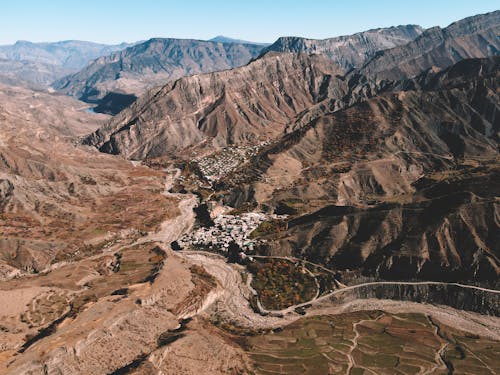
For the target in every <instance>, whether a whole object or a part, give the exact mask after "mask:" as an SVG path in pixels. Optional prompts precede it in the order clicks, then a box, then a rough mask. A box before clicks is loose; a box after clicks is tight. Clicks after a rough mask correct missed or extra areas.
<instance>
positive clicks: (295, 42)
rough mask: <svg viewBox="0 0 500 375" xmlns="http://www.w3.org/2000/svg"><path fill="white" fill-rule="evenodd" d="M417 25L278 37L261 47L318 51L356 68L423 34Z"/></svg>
mask: <svg viewBox="0 0 500 375" xmlns="http://www.w3.org/2000/svg"><path fill="white" fill-rule="evenodd" d="M422 31H423V29H422V28H421V27H420V26H417V25H405V26H397V27H389V28H383V29H374V30H368V31H364V32H361V33H357V34H353V35H348V36H340V37H336V38H329V39H322V40H318V39H306V38H300V37H281V38H279V39H278V40H277V41H276V42H274V43H273V44H271V45H270V46H269V47H267V48H265V49H264V51H263V52H264V53H265V52H268V51H275V52H304V53H308V54H313V53H316V54H321V55H324V56H326V57H328V58H329V59H331V60H333V61H334V62H336V63H337V64H339V65H340V66H341V67H343V68H345V69H352V68H359V67H361V66H362V65H363V64H364V63H365V62H366V61H368V59H370V58H372V57H373V56H375V54H376V53H377V52H378V51H380V50H385V49H388V48H393V47H396V46H399V45H404V44H406V43H408V42H410V41H412V40H414V39H415V38H416V37H418V36H419V35H420V34H421V33H422Z"/></svg>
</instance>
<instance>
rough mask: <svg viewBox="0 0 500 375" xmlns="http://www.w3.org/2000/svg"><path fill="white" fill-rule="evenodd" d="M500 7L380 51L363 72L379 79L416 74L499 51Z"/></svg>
mask: <svg viewBox="0 0 500 375" xmlns="http://www.w3.org/2000/svg"><path fill="white" fill-rule="evenodd" d="M498 35H500V11H495V12H491V13H487V14H481V15H477V16H473V17H469V18H465V19H463V20H460V21H457V22H454V23H452V24H451V25H449V26H448V27H446V28H444V29H442V28H440V27H433V28H430V29H427V30H425V31H424V32H423V33H422V34H421V35H420V36H419V37H418V38H416V39H415V40H414V41H412V42H409V43H408V44H405V45H402V46H399V47H395V48H392V49H389V50H385V51H380V52H379V53H378V54H377V56H375V57H374V58H373V59H372V60H370V61H369V62H367V63H366V65H365V66H364V67H363V68H362V69H361V71H362V73H363V74H365V75H368V76H371V77H377V78H379V79H393V80H398V79H401V78H404V77H414V76H416V75H418V74H419V73H420V72H422V71H423V70H426V69H429V68H432V67H436V68H446V67H448V66H450V65H453V64H454V63H457V62H459V61H461V60H463V59H468V58H481V57H486V56H492V55H498V53H499V51H500V40H499V38H498Z"/></svg>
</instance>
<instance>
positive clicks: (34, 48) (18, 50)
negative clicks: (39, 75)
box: [0, 40, 132, 71]
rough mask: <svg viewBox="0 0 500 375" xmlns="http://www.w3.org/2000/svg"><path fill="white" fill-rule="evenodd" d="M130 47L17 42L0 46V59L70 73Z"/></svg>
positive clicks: (75, 42)
mask: <svg viewBox="0 0 500 375" xmlns="http://www.w3.org/2000/svg"><path fill="white" fill-rule="evenodd" d="M131 45H132V44H128V43H121V44H117V45H106V44H99V43H93V42H85V41H79V40H66V41H61V42H53V43H32V42H28V41H18V42H16V43H15V44H13V45H5V46H0V58H3V59H8V60H14V61H32V62H36V63H43V64H51V65H55V66H60V67H62V68H64V69H67V70H70V71H77V70H79V69H81V68H83V67H84V66H85V65H87V64H88V63H89V62H90V61H91V60H94V59H96V58H98V57H100V56H105V55H109V54H110V53H113V52H116V51H120V50H122V49H124V48H127V47H129V46H131Z"/></svg>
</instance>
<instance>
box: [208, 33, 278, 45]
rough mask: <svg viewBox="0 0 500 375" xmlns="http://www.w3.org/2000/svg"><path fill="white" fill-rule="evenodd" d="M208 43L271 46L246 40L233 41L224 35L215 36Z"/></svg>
mask: <svg viewBox="0 0 500 375" xmlns="http://www.w3.org/2000/svg"><path fill="white" fill-rule="evenodd" d="M208 41H209V42H217V43H236V44H257V45H261V46H269V45H270V44H271V43H258V42H249V41H248V40H243V39H233V38H229V37H227V36H224V35H217V36H216V37H215V38H212V39H209V40H208Z"/></svg>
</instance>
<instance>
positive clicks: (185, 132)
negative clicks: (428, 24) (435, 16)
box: [86, 12, 500, 159]
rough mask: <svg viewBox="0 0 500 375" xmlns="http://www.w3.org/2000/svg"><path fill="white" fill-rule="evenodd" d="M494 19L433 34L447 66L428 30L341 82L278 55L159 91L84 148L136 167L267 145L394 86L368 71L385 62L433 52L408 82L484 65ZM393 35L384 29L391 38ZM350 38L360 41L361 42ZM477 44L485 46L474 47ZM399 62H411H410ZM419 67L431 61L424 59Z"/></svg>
mask: <svg viewBox="0 0 500 375" xmlns="http://www.w3.org/2000/svg"><path fill="white" fill-rule="evenodd" d="M499 14H500V12H494V13H490V14H486V15H480V16H476V17H471V18H467V19H464V20H461V21H458V22H456V23H454V24H452V25H450V26H449V27H448V28H447V29H445V30H442V31H440V32H439V33H440V34H439V35H444V36H445V37H446V38H447V39H446V40H447V42H446V43H448V44H446V43H445V44H446V45H449V46H451V45H452V44H453V45H458V44H460V45H461V46H462V47H461V48H462V50H463V53H462V54H457V55H456V56H455V57H454V58H452V59H450V58H448V55H449V49H448V48H444V49H443V48H442V45H444V44H443V43H442V41H443V40H442V38H434V36H435V32H436V30H438V29H432V30H431V31H429V32H424V33H423V34H422V35H421V36H419V37H418V38H417V41H412V42H410V43H408V44H407V45H405V46H401V47H396V48H394V49H390V50H388V51H391V52H390V53H389V52H384V54H381V55H380V56H377V57H375V58H374V59H372V60H371V61H370V62H368V63H367V64H366V65H365V66H364V67H363V68H361V69H360V70H359V71H358V70H354V71H352V72H350V73H348V74H347V75H346V76H345V77H344V73H343V72H342V70H341V69H339V67H338V65H337V64H335V63H334V62H332V61H331V59H328V58H327V57H324V56H322V55H316V56H310V57H307V56H305V55H297V56H293V55H294V54H292V53H288V54H286V53H284V54H283V55H281V56H280V54H276V53H274V52H273V53H270V52H269V53H267V54H265V55H263V56H261V57H260V58H258V59H256V60H255V61H253V62H251V63H250V64H248V65H247V66H245V67H240V68H237V69H233V70H231V71H227V72H218V73H211V74H208V75H195V76H193V77H186V78H182V79H180V80H178V81H175V82H171V83H169V84H167V85H165V86H164V87H162V88H161V89H152V90H150V91H149V92H148V93H147V94H145V95H144V96H143V97H142V98H141V99H140V100H139V101H138V102H137V103H135V104H134V105H133V106H131V107H130V108H128V109H127V110H126V111H124V112H123V113H121V114H119V115H118V116H116V117H115V118H113V120H112V121H111V122H110V123H109V124H107V125H106V126H104V127H103V128H102V129H99V131H97V132H96V133H95V134H93V135H92V136H90V137H88V138H87V139H86V143H88V144H92V145H94V146H96V147H98V148H99V149H100V150H102V151H105V152H110V153H119V154H123V155H124V156H126V157H129V158H134V159H143V158H145V157H157V156H162V155H167V154H170V155H171V154H172V153H173V152H179V151H182V150H185V149H188V148H192V147H195V146H196V148H200V147H201V148H203V147H207V146H208V148H209V149H211V147H214V146H215V147H216V148H217V147H221V146H226V145H238V144H253V145H255V144H259V143H261V142H263V141H269V140H270V139H274V138H275V137H276V136H280V135H281V134H282V133H283V130H285V131H286V132H290V131H293V130H294V129H297V128H300V127H301V126H303V125H305V124H307V123H308V122H310V121H312V120H313V119H314V118H316V117H318V116H321V115H322V114H324V113H327V112H333V111H336V110H339V109H342V108H344V107H346V106H348V105H352V104H354V103H356V102H359V101H362V100H365V99H366V98H369V97H371V96H373V95H376V94H377V92H379V91H380V90H383V89H384V88H386V87H387V86H391V85H393V83H391V82H389V81H387V80H380V79H378V78H377V74H378V73H377V74H376V72H375V70H374V69H375V66H376V65H377V64H379V63H378V62H377V61H379V60H380V59H381V58H382V57H381V56H393V55H394V56H396V55H397V53H399V54H401V56H400V57H398V58H393V59H392V58H391V59H392V60H391V61H393V63H391V62H390V61H389V62H388V63H387V64H383V65H381V66H382V67H387V68H388V69H391V68H390V67H391V64H397V62H398V61H400V62H401V66H406V65H405V64H408V66H410V65H411V64H412V63H411V61H413V60H411V59H413V58H417V57H418V56H424V55H425V56H427V55H426V53H428V51H434V52H433V53H432V56H435V60H436V61H435V64H434V63H433V64H430V65H429V64H420V65H419V64H417V65H415V67H414V68H412V69H413V70H411V69H410V70H407V69H406V68H404V69H405V70H407V72H406V73H407V74H408V76H414V75H416V74H413V73H412V72H421V71H423V70H426V69H428V68H430V67H431V66H434V65H437V66H440V67H441V68H445V67H446V66H449V65H452V64H453V62H454V61H460V59H461V58H462V57H468V56H470V55H471V56H478V57H486V56H488V55H489V54H490V52H491V53H495V51H496V50H495V49H494V48H495V47H494V46H495V45H496V43H498V41H497V39H498V38H496V36H495V40H492V38H493V37H492V35H496V34H495V33H496V30H497V29H498V24H499V22H498V17H499ZM403 29H404V28H403ZM398 30H399V29H398ZM433 30H434V31H433ZM386 32H388V31H386ZM394 32H395V30H392V29H391V33H394ZM391 33H389V34H391ZM357 37H358V38H361V34H360V35H358V36H357ZM481 38H482V39H481ZM478 39H481V40H485V41H486V42H485V43H483V44H481V43H476V42H475V41H477V40H478ZM488 40H489V41H490V42H487V41H488ZM450 43H451V44H450ZM476 45H479V46H480V47H477V46H476ZM492 46H493V47H492ZM134 48H137V47H134ZM492 48H493V49H492ZM398 51H400V52H398ZM403 55H405V56H410V57H411V56H413V57H411V59H410V60H411V61H410V60H408V59H407V60H405V59H404V58H403V57H402V56H403ZM299 56H300V57H299ZM439 56H441V57H439ZM438 57H439V58H438ZM438 59H441V60H440V61H441V62H438V61H437V60H438ZM380 61H382V60H380ZM425 61H430V60H429V59H427V58H425ZM313 62H314V63H313ZM419 69H421V70H419ZM373 75H375V77H372V76H373ZM291 78H292V79H291Z"/></svg>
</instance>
